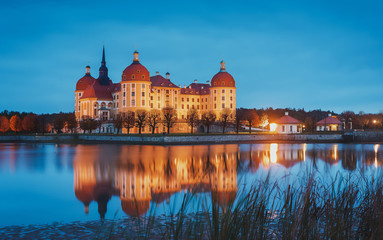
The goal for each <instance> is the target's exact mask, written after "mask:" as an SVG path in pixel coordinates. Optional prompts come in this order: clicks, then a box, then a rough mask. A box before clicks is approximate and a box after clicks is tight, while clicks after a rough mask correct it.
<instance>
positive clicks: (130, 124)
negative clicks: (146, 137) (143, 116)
mask: <svg viewBox="0 0 383 240" xmlns="http://www.w3.org/2000/svg"><path fill="white" fill-rule="evenodd" d="M135 122H136V116H135V115H134V112H131V111H128V112H127V113H126V117H125V119H124V123H123V126H124V128H126V130H127V131H128V134H129V133H130V129H131V128H134V124H135Z"/></svg>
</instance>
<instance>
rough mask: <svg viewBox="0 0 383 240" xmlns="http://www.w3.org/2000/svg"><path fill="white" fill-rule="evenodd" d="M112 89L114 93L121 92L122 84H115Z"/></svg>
mask: <svg viewBox="0 0 383 240" xmlns="http://www.w3.org/2000/svg"><path fill="white" fill-rule="evenodd" d="M110 88H111V91H112V93H115V92H121V83H113V85H111V87H110Z"/></svg>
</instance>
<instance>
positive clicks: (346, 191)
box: [124, 174, 383, 240]
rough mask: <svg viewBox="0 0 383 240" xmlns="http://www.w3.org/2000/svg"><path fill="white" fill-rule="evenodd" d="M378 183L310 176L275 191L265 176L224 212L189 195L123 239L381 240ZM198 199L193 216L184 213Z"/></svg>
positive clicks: (382, 201)
mask: <svg viewBox="0 0 383 240" xmlns="http://www.w3.org/2000/svg"><path fill="white" fill-rule="evenodd" d="M382 180H383V178H382V177H379V178H371V177H370V178H367V177H364V176H362V175H358V176H356V175H350V176H347V177H343V176H341V175H337V176H336V177H335V179H333V180H331V181H330V183H325V182H326V181H322V179H320V178H319V177H316V176H315V175H314V174H310V175H308V176H307V177H306V178H305V179H304V181H303V182H302V183H300V184H288V185H287V186H281V185H280V184H278V181H272V180H271V178H270V175H269V176H267V177H266V179H265V180H264V181H262V182H261V183H257V184H254V185H253V186H251V188H250V190H245V189H240V190H239V192H238V194H237V198H236V201H235V202H233V203H230V204H229V205H228V206H225V207H224V208H223V207H222V206H219V205H218V204H217V203H215V202H214V201H213V202H212V201H211V199H210V198H207V197H201V196H197V195H196V191H190V192H189V193H187V194H186V195H185V196H184V197H183V199H182V204H181V207H180V209H179V210H177V211H175V210H174V208H173V209H172V210H171V211H170V214H167V215H166V216H163V217H161V216H155V214H154V212H150V213H149V214H147V216H146V217H143V218H136V219H135V221H137V222H138V223H139V225H137V226H136V227H131V228H130V229H129V230H128V231H126V232H125V234H126V235H124V237H126V238H129V239H213V240H215V239H383V182H382ZM196 198H198V205H199V206H200V207H199V208H198V209H197V210H195V209H194V211H190V209H189V207H190V203H191V201H192V199H196Z"/></svg>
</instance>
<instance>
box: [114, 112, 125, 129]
mask: <svg viewBox="0 0 383 240" xmlns="http://www.w3.org/2000/svg"><path fill="white" fill-rule="evenodd" d="M123 125H124V118H123V117H122V115H121V113H119V114H117V116H116V117H115V118H114V119H113V126H114V128H116V129H117V134H119V133H120V130H121V129H122V127H123Z"/></svg>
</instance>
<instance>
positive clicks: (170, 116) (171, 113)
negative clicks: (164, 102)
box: [162, 108, 177, 134]
mask: <svg viewBox="0 0 383 240" xmlns="http://www.w3.org/2000/svg"><path fill="white" fill-rule="evenodd" d="M162 116H163V119H164V124H165V126H166V128H167V132H168V134H169V133H170V128H171V127H173V124H174V123H175V122H176V121H177V111H176V110H175V109H174V108H164V109H162Z"/></svg>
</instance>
